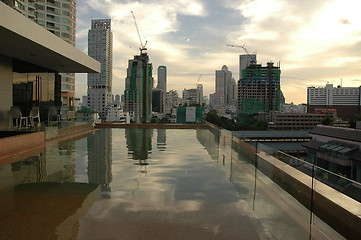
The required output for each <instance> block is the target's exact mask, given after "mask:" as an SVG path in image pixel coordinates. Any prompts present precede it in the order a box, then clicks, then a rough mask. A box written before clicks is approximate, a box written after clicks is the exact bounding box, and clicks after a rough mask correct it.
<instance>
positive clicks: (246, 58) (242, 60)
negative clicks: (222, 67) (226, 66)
mask: <svg viewBox="0 0 361 240" xmlns="http://www.w3.org/2000/svg"><path fill="white" fill-rule="evenodd" d="M251 63H252V64H255V63H257V55H256V54H241V55H239V79H241V78H242V71H243V69H246V68H247V67H248V66H249V65H251Z"/></svg>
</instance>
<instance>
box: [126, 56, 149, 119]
mask: <svg viewBox="0 0 361 240" xmlns="http://www.w3.org/2000/svg"><path fill="white" fill-rule="evenodd" d="M152 72H153V65H152V64H151V63H150V62H149V56H148V54H147V53H145V52H141V53H140V55H136V56H134V59H132V60H129V62H128V68H127V77H126V79H125V90H124V111H125V112H129V115H130V117H131V119H132V120H133V121H134V122H135V123H146V122H150V120H151V118H152V88H153V73H152Z"/></svg>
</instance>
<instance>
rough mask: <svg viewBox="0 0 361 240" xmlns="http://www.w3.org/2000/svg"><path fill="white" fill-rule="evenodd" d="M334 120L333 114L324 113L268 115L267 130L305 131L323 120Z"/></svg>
mask: <svg viewBox="0 0 361 240" xmlns="http://www.w3.org/2000/svg"><path fill="white" fill-rule="evenodd" d="M327 118H329V119H330V120H335V119H336V113H335V112H325V113H279V112H272V113H270V117H269V119H270V121H269V128H271V129H278V130H281V129H284V130H306V129H312V128H314V127H316V126H317V125H318V124H321V123H322V121H323V120H324V119H327Z"/></svg>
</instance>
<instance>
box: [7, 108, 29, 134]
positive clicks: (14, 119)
mask: <svg viewBox="0 0 361 240" xmlns="http://www.w3.org/2000/svg"><path fill="white" fill-rule="evenodd" d="M27 126H28V118H27V117H23V115H22V113H21V111H20V108H19V107H18V106H12V107H11V108H10V124H9V129H10V130H11V129H14V128H16V129H18V130H19V129H22V128H26V127H27Z"/></svg>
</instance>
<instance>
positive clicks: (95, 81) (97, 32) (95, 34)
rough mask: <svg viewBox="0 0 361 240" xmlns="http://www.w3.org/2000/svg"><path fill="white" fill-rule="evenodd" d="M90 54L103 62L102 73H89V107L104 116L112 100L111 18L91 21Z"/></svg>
mask: <svg viewBox="0 0 361 240" xmlns="http://www.w3.org/2000/svg"><path fill="white" fill-rule="evenodd" d="M88 54H89V56H90V57H92V58H94V59H95V60H97V61H99V62H100V63H101V72H100V73H91V74H88V107H90V108H92V109H93V110H94V111H96V112H98V113H99V115H100V117H101V118H104V116H105V115H106V107H107V106H108V105H109V104H111V102H112V67H113V37H112V32H111V20H110V19H97V20H92V21H91V29H90V30H89V32H88Z"/></svg>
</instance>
